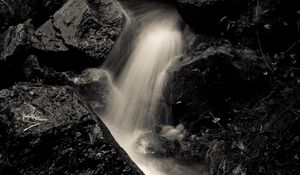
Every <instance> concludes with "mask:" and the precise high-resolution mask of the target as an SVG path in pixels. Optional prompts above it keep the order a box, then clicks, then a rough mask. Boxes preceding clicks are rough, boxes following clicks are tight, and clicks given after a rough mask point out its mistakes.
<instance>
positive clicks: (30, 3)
mask: <svg viewBox="0 0 300 175" xmlns="http://www.w3.org/2000/svg"><path fill="white" fill-rule="evenodd" d="M64 2H65V0H2V1H0V33H1V32H2V31H4V30H6V29H7V28H8V27H9V26H11V25H17V24H19V23H23V22H24V21H26V20H27V19H29V18H32V19H34V24H36V25H39V24H40V23H43V22H44V21H46V20H47V18H48V17H49V16H50V15H51V14H53V13H54V12H55V11H56V10H57V9H58V8H60V7H61V6H62V4H63V3H64Z"/></svg>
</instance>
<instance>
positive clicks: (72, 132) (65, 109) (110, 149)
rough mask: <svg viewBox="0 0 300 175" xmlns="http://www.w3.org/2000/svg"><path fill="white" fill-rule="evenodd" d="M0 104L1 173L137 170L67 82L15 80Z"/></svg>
mask: <svg viewBox="0 0 300 175" xmlns="http://www.w3.org/2000/svg"><path fill="white" fill-rule="evenodd" d="M0 106H1V108H0V126H1V129H0V139H1V143H0V148H1V152H0V155H1V156H0V173H1V174H128V175H129V174H130V175H132V174H142V173H140V171H139V170H138V169H137V168H136V167H135V166H131V165H133V164H132V162H130V161H129V160H128V158H126V156H127V155H126V154H125V153H124V152H123V150H122V149H121V148H119V147H118V146H116V145H115V142H114V141H112V136H111V135H110V134H109V132H108V130H107V128H105V126H104V125H103V124H101V123H98V124H97V123H96V122H95V120H94V119H95V117H96V116H94V115H93V113H91V112H90V111H89V109H88V108H86V106H85V103H84V102H83V101H82V100H81V98H80V97H79V96H78V95H77V93H75V91H74V90H73V89H72V88H70V87H67V86H62V87H57V86H40V85H30V84H18V85H15V86H13V87H12V88H11V89H3V90H1V91H0ZM99 124H100V125H99ZM116 148H117V149H116Z"/></svg>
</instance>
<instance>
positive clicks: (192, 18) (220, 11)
mask: <svg viewBox="0 0 300 175" xmlns="http://www.w3.org/2000/svg"><path fill="white" fill-rule="evenodd" d="M176 1H177V7H178V11H179V13H180V14H181V16H182V17H183V19H184V20H185V21H186V22H187V23H188V24H190V25H191V26H192V27H194V28H196V29H198V30H199V31H206V32H207V31H209V32H212V31H216V26H217V25H218V24H219V23H220V21H221V19H222V18H223V17H225V16H233V15H235V14H236V13H237V11H238V10H239V11H240V10H241V9H242V7H241V2H243V1H241V0H176Z"/></svg>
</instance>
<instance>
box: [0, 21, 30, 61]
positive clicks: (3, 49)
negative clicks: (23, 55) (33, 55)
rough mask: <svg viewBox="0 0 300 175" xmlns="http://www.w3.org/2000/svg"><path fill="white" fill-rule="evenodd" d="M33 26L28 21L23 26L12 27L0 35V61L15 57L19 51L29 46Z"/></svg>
mask: <svg viewBox="0 0 300 175" xmlns="http://www.w3.org/2000/svg"><path fill="white" fill-rule="evenodd" d="M33 31H34V30H33V26H32V24H31V21H30V20H28V21H26V22H25V23H24V24H19V25H17V26H12V27H10V28H8V29H7V30H6V31H5V32H3V33H2V34H1V35H0V40H1V42H0V61H6V60H7V59H8V58H9V57H13V56H17V55H18V54H19V53H20V50H21V49H24V47H26V46H28V45H29V44H30V38H31V36H32V34H33Z"/></svg>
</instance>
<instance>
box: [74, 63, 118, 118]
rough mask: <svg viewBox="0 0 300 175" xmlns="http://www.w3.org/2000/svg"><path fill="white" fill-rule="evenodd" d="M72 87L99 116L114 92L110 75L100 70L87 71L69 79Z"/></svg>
mask: <svg viewBox="0 0 300 175" xmlns="http://www.w3.org/2000/svg"><path fill="white" fill-rule="evenodd" d="M71 80H72V82H73V84H74V85H73V86H75V87H76V89H78V91H79V93H80V94H81V95H82V96H83V97H84V98H85V100H86V101H87V102H88V103H89V104H90V105H91V107H92V108H93V109H94V111H96V112H97V113H98V114H99V115H103V113H104V110H105V107H106V105H107V104H108V103H109V102H110V100H111V96H110V95H111V91H112V90H114V87H113V85H112V81H111V78H110V75H109V74H108V73H107V72H106V71H104V70H102V69H99V68H98V69H87V70H85V71H83V72H82V73H81V74H80V75H79V76H77V77H74V78H72V79H71Z"/></svg>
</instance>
